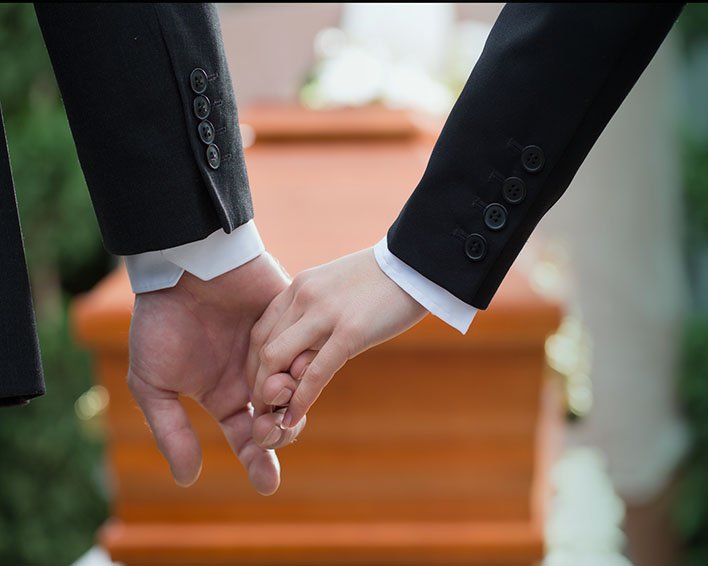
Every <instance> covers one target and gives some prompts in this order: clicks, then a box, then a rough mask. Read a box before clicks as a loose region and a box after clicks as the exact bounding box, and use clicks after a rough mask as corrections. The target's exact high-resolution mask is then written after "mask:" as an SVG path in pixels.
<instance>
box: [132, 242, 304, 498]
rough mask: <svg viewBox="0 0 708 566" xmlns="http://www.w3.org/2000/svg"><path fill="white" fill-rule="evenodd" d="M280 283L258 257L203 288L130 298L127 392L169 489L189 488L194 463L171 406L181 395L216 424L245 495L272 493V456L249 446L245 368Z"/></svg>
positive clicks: (193, 449)
mask: <svg viewBox="0 0 708 566" xmlns="http://www.w3.org/2000/svg"><path fill="white" fill-rule="evenodd" d="M288 283H289V280H288V278H287V277H286V275H285V274H284V273H283V272H282V270H281V269H280V267H279V266H278V265H277V263H276V262H275V261H274V260H273V258H272V257H271V256H270V255H268V254H262V255H261V256H259V257H257V258H256V259H254V260H252V261H250V262H248V263H246V264H244V265H242V266H241V267H238V268H236V269H234V270H232V271H230V272H228V273H225V274H224V275H221V276H219V277H216V278H215V279H212V280H211V281H202V280H201V279H198V278H197V277H194V276H193V275H190V274H189V273H185V274H184V275H183V276H182V278H181V279H180V281H179V283H178V284H177V285H176V286H175V287H173V288H171V289H164V290H161V291H155V292H152V293H144V294H140V295H136V297H135V310H134V313H133V320H132V323H131V326H130V370H129V372H128V386H129V388H130V391H131V392H132V394H133V396H134V397H135V399H136V400H137V402H138V404H139V405H140V407H141V408H142V410H143V413H144V414H145V417H146V418H147V421H148V423H149V425H150V428H151V430H152V433H153V435H154V436H155V441H156V442H157V447H158V448H159V449H160V452H162V454H163V455H164V457H165V458H166V459H167V462H168V463H169V465H170V468H171V470H172V476H173V477H174V480H175V482H176V483H177V484H179V485H182V486H188V485H190V484H192V483H194V482H195V481H196V479H197V477H199V473H200V471H201V462H202V455H201V446H200V444H199V439H198V438H197V436H196V434H195V432H194V430H193V429H192V426H191V424H190V422H189V419H188V417H187V414H186V412H185V410H184V408H183V407H182V404H181V403H180V400H179V395H184V396H186V397H192V398H193V399H196V400H197V401H198V402H199V403H200V404H201V405H202V406H203V407H204V408H205V409H206V410H207V411H208V412H209V413H210V414H211V416H212V417H214V419H215V420H216V421H217V422H218V423H219V425H220V426H221V430H222V431H223V433H224V436H226V439H227V440H228V442H229V444H230V446H231V448H232V449H233V451H234V453H235V454H236V455H237V456H238V458H239V459H240V460H241V463H242V464H243V466H244V467H245V468H246V470H247V471H248V475H249V477H250V479H251V483H252V484H253V487H254V488H255V489H256V490H257V491H258V492H260V493H262V494H264V495H269V494H271V493H273V492H275V491H276V490H277V489H278V485H279V482H280V469H279V465H278V460H277V458H276V456H275V453H274V452H273V451H272V450H265V449H263V448H261V447H259V446H258V445H256V443H255V442H254V441H253V437H252V426H253V409H252V406H251V404H250V389H249V387H248V383H247V381H246V374H245V364H246V356H247V353H248V348H249V337H250V333H251V328H252V326H253V324H254V323H255V322H256V321H257V320H258V318H259V317H260V316H261V315H262V314H263V312H264V310H265V308H266V307H267V306H268V304H269V303H270V301H271V300H272V299H273V297H275V296H276V295H277V294H278V293H280V292H282V291H283V290H284V289H285V288H286V287H287V286H288ZM300 428H301V427H300ZM298 431H299V429H297V430H293V431H292V432H291V433H290V434H289V435H288V438H287V440H288V441H291V440H292V438H294V436H295V435H296V434H297V432H298Z"/></svg>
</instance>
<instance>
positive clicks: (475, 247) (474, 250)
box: [465, 234, 487, 261]
mask: <svg viewBox="0 0 708 566" xmlns="http://www.w3.org/2000/svg"><path fill="white" fill-rule="evenodd" d="M465 253H466V254H467V257H468V258H470V259H471V260H472V261H482V260H483V259H484V256H485V255H487V240H485V239H484V236H482V235H481V234H470V235H469V236H467V239H466V240H465Z"/></svg>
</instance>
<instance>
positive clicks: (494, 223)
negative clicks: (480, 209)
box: [484, 203, 506, 230]
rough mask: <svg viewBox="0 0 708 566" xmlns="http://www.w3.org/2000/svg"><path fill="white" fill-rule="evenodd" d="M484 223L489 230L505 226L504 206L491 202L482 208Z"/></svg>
mask: <svg viewBox="0 0 708 566" xmlns="http://www.w3.org/2000/svg"><path fill="white" fill-rule="evenodd" d="M484 224H485V225H486V226H487V228H489V229H490V230H501V229H502V228H504V226H506V208H504V207H503V206H502V205H501V204H497V203H493V204H490V205H489V206H487V208H485V209H484Z"/></svg>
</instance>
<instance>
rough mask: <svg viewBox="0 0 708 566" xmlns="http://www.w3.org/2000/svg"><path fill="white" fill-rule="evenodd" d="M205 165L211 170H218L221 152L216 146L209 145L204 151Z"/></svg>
mask: <svg viewBox="0 0 708 566" xmlns="http://www.w3.org/2000/svg"><path fill="white" fill-rule="evenodd" d="M206 156H207V163H209V167H211V168H212V169H218V168H219V164H220V163H221V152H220V151H219V148H218V147H217V146H216V144H211V145H210V146H209V147H207V149H206Z"/></svg>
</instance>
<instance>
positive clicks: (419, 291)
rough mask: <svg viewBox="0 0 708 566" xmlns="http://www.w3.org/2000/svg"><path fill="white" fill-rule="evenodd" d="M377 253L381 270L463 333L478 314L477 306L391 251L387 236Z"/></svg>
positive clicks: (431, 311)
mask: <svg viewBox="0 0 708 566" xmlns="http://www.w3.org/2000/svg"><path fill="white" fill-rule="evenodd" d="M374 256H375V257H376V261H377V263H378V264H379V267H380V268H381V271H383V272H384V273H385V274H386V275H388V276H389V277H390V278H391V279H393V281H394V283H396V284H397V285H398V286H399V287H400V288H401V289H403V290H404V291H405V292H406V293H408V294H409V295H410V296H411V297H413V298H414V299H415V300H416V301H417V302H419V303H420V304H421V305H422V306H423V307H424V308H426V309H427V310H428V311H430V313H431V314H433V315H435V316H437V317H438V318H439V319H440V320H442V321H443V322H446V323H447V324H449V325H450V326H452V327H453V328H455V329H457V330H459V331H460V332H461V333H462V334H465V333H466V332H467V330H468V329H469V327H470V324H472V320H473V319H474V315H475V314H477V309H476V308H475V307H473V306H472V305H468V304H467V303H465V302H464V301H462V300H460V299H458V298H457V297H456V296H455V295H453V294H452V293H450V291H448V290H447V289H444V288H442V287H441V286H440V285H438V284H437V283H433V282H432V281H431V280H430V279H428V278H426V277H424V276H422V275H421V274H420V273H418V272H417V271H416V270H415V269H413V268H412V267H411V266H409V265H408V264H406V263H404V262H402V261H401V260H400V259H398V258H397V257H396V256H395V255H393V254H392V253H391V252H390V251H389V249H388V242H387V241H386V238H385V237H384V238H383V239H382V240H381V241H380V242H379V243H377V244H376V245H375V246H374Z"/></svg>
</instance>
